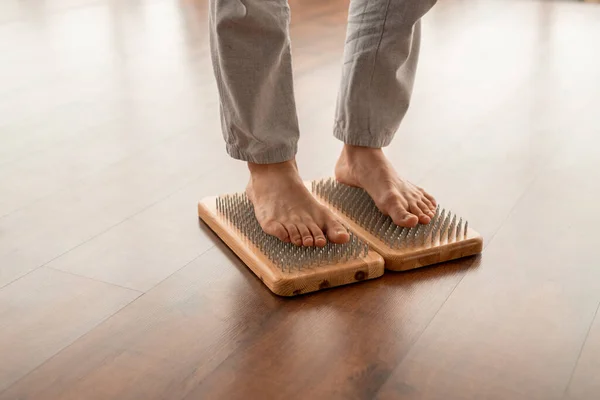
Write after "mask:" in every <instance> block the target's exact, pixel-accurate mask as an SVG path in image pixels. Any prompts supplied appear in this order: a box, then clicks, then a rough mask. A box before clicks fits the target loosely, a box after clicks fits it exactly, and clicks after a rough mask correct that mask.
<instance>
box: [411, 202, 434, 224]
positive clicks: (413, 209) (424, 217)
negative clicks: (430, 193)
mask: <svg viewBox="0 0 600 400" xmlns="http://www.w3.org/2000/svg"><path fill="white" fill-rule="evenodd" d="M408 207H409V208H408V209H409V210H410V212H411V213H413V214H414V215H416V216H417V218H418V219H419V222H420V223H422V224H428V223H429V222H430V221H431V218H429V217H428V216H427V214H425V213H424V212H423V210H422V209H421V207H419V206H418V205H417V202H416V201H414V202H411V203H409V206H408Z"/></svg>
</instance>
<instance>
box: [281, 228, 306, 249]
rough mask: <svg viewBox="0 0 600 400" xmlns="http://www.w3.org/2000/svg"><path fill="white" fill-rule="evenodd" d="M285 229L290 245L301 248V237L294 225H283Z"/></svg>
mask: <svg viewBox="0 0 600 400" xmlns="http://www.w3.org/2000/svg"><path fill="white" fill-rule="evenodd" d="M285 229H287V231H288V235H290V240H291V241H292V243H293V244H295V245H296V246H302V236H300V231H298V227H297V226H296V224H285Z"/></svg>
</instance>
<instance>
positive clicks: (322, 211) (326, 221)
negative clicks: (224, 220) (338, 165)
mask: <svg viewBox="0 0 600 400" xmlns="http://www.w3.org/2000/svg"><path fill="white" fill-rule="evenodd" d="M248 168H249V169H250V175H251V178H250V183H248V187H247V188H246V193H247V195H248V198H249V199H250V201H252V204H253V205H254V212H255V214H256V219H257V220H258V222H259V223H260V226H261V227H262V228H263V230H264V231H265V232H266V233H268V234H270V235H273V236H276V237H278V238H279V239H281V240H283V241H285V242H292V243H293V244H295V245H297V246H319V247H322V246H325V244H327V239H326V238H325V237H326V236H327V238H328V239H329V240H330V241H332V242H333V243H339V244H341V243H346V242H347V241H348V240H350V235H349V234H348V231H347V230H346V228H344V226H343V225H342V224H341V223H340V222H339V221H338V220H336V218H335V217H334V216H333V214H331V213H330V212H329V211H328V210H327V208H325V207H324V206H323V205H322V204H320V203H319V202H318V201H317V200H316V199H315V198H314V197H313V196H312V194H311V193H310V191H309V190H308V189H307V188H306V186H304V183H303V182H302V179H301V178H300V175H299V174H298V169H297V167H296V163H295V162H294V161H288V162H284V163H277V164H252V163H248Z"/></svg>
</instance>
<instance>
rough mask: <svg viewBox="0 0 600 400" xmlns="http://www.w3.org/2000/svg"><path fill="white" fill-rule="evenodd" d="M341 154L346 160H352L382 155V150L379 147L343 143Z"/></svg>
mask: <svg viewBox="0 0 600 400" xmlns="http://www.w3.org/2000/svg"><path fill="white" fill-rule="evenodd" d="M342 155H343V156H345V157H346V159H348V161H353V160H356V159H359V158H360V159H364V158H366V157H369V158H372V157H383V150H381V148H379V147H363V146H352V145H349V144H345V145H344V148H343V149H342Z"/></svg>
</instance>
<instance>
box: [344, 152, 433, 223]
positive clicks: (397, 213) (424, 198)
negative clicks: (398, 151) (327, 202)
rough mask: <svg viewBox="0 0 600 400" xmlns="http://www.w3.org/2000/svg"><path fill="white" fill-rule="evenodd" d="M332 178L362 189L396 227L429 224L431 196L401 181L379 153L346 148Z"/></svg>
mask: <svg viewBox="0 0 600 400" xmlns="http://www.w3.org/2000/svg"><path fill="white" fill-rule="evenodd" d="M335 177H336V179H337V180H338V182H340V183H343V184H346V185H349V186H356V187H361V188H363V189H365V190H366V191H367V193H369V195H370V196H371V198H372V199H373V201H374V202H375V204H376V205H377V207H378V208H379V210H380V211H381V212H382V213H384V214H385V215H389V216H390V217H391V218H392V220H393V221H394V223H395V224H396V225H399V226H404V227H414V226H416V225H417V224H418V223H419V222H420V223H422V224H428V223H429V222H431V218H433V216H434V215H435V209H436V206H437V203H436V201H435V199H434V198H433V196H431V195H430V194H429V193H427V192H426V191H425V190H423V189H422V188H420V187H418V186H416V185H414V184H412V183H410V182H409V181H407V180H405V179H403V178H401V177H400V176H399V175H398V174H397V173H396V171H395V170H394V167H393V166H392V164H391V163H390V162H389V160H388V159H387V158H386V157H385V155H384V154H383V151H382V150H381V149H375V148H367V147H358V146H350V145H345V146H344V150H343V151H342V154H341V155H340V158H339V160H338V162H337V165H336V167H335Z"/></svg>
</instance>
